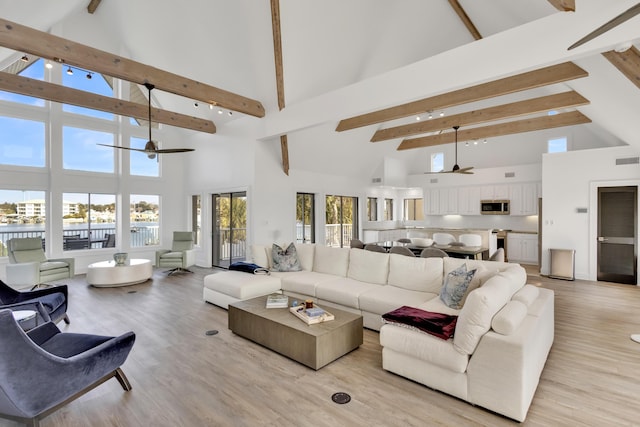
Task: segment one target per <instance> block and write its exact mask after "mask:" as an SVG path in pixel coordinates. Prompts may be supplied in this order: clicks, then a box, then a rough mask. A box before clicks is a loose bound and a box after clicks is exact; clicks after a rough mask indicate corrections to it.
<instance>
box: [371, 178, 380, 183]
mask: <svg viewBox="0 0 640 427" xmlns="http://www.w3.org/2000/svg"><path fill="white" fill-rule="evenodd" d="M371 182H372V183H373V184H380V183H382V178H373V179H372V180H371Z"/></svg>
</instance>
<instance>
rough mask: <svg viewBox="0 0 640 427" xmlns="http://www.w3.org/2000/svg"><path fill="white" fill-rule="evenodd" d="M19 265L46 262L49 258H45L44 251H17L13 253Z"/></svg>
mask: <svg viewBox="0 0 640 427" xmlns="http://www.w3.org/2000/svg"><path fill="white" fill-rule="evenodd" d="M13 257H14V258H15V260H16V262H17V263H22V262H44V261H46V260H47V258H46V257H45V256H44V252H43V251H42V249H28V250H23V251H15V252H14V253H13Z"/></svg>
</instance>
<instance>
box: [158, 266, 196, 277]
mask: <svg viewBox="0 0 640 427" xmlns="http://www.w3.org/2000/svg"><path fill="white" fill-rule="evenodd" d="M165 273H167V276H171V275H172V274H174V273H193V271H191V270H189V269H186V268H182V267H176V268H172V269H171V270H167V271H165Z"/></svg>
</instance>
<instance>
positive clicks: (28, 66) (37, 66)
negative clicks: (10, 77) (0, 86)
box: [0, 55, 44, 107]
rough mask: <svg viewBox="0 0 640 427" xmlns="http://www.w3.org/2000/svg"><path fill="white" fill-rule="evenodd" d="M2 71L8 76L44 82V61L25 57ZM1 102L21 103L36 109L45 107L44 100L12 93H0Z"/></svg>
mask: <svg viewBox="0 0 640 427" xmlns="http://www.w3.org/2000/svg"><path fill="white" fill-rule="evenodd" d="M23 58H24V59H26V60H24V59H23ZM2 71H3V72H5V73H8V74H17V75H20V76H22V77H28V78H30V79H34V80H44V60H42V59H41V58H33V57H29V56H27V55H24V56H22V58H19V59H17V60H16V61H14V62H13V63H11V65H9V66H8V67H6V68H4V69H3V70H2ZM0 100H2V101H9V102H19V103H21V104H29V105H33V106H36V107H44V99H40V98H34V97H32V96H25V95H19V94H17V93H12V92H5V91H0Z"/></svg>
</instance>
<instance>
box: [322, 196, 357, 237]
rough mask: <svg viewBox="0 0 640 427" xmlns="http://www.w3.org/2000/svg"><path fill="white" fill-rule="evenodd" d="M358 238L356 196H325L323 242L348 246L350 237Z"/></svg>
mask: <svg viewBox="0 0 640 427" xmlns="http://www.w3.org/2000/svg"><path fill="white" fill-rule="evenodd" d="M357 238H358V198H357V197H348V196H327V197H326V217H325V244H326V245H327V246H333V247H339V248H343V247H347V248H348V247H349V246H350V244H351V239H357Z"/></svg>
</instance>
